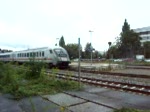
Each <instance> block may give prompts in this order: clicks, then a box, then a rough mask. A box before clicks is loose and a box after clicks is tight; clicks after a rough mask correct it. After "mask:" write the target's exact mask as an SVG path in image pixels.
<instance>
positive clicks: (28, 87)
mask: <svg viewBox="0 0 150 112" xmlns="http://www.w3.org/2000/svg"><path fill="white" fill-rule="evenodd" d="M35 65H36V64H35ZM39 65H40V64H39V63H38V66H39ZM36 66H37V65H36ZM25 68H27V69H26V70H25ZM32 68H33V69H35V67H33V64H32V67H30V66H27V67H25V66H24V65H22V66H21V69H17V68H16V69H15V68H14V67H13V66H12V65H11V64H10V63H8V64H3V63H0V74H1V75H0V77H1V78H0V91H1V92H2V93H10V94H12V95H14V97H15V98H16V99H20V98H23V97H29V96H35V95H45V94H55V93H58V92H61V91H64V90H75V89H76V90H77V89H78V83H77V82H74V81H70V80H67V79H66V80H60V79H57V78H56V77H55V73H52V74H51V75H53V76H51V77H50V76H48V75H47V74H45V72H44V71H45V68H44V67H38V68H40V70H38V69H37V70H38V71H40V73H38V75H36V73H33V71H32ZM27 70H28V71H27ZM30 71H31V72H30ZM53 71H54V72H55V71H58V69H57V70H53ZM34 72H35V71H34ZM32 73H33V74H32ZM29 74H31V75H29Z"/></svg>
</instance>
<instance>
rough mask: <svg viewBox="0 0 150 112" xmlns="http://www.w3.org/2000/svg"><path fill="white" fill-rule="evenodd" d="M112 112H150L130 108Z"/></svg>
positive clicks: (148, 111) (149, 111)
mask: <svg viewBox="0 0 150 112" xmlns="http://www.w3.org/2000/svg"><path fill="white" fill-rule="evenodd" d="M114 112H150V110H138V109H131V108H121V109H119V110H114Z"/></svg>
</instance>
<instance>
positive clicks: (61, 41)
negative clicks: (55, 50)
mask: <svg viewBox="0 0 150 112" xmlns="http://www.w3.org/2000/svg"><path fill="white" fill-rule="evenodd" d="M59 46H61V47H65V41H64V37H63V36H62V37H61V38H60V41H59Z"/></svg>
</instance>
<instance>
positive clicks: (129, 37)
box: [117, 19, 141, 58]
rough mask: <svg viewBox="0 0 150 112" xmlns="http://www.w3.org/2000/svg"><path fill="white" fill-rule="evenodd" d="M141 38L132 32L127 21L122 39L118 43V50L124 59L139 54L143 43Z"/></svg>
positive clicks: (121, 35) (123, 28)
mask: <svg viewBox="0 0 150 112" xmlns="http://www.w3.org/2000/svg"><path fill="white" fill-rule="evenodd" d="M140 39H141V38H140V37H139V35H138V34H137V33H135V32H134V31H133V30H130V25H129V24H128V22H127V20H126V19H125V22H124V25H123V27H122V32H121V34H120V39H119V40H118V41H117V44H118V45H117V46H118V49H119V50H120V53H121V54H122V57H124V58H127V57H128V58H129V57H130V58H131V57H134V56H135V55H136V54H138V52H139V50H140V47H141V43H140Z"/></svg>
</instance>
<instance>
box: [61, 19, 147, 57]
mask: <svg viewBox="0 0 150 112" xmlns="http://www.w3.org/2000/svg"><path fill="white" fill-rule="evenodd" d="M141 39H142V38H141V37H140V35H139V34H138V33H136V32H134V30H132V29H130V25H129V24H128V22H127V20H126V19H125V21H124V24H123V26H122V31H121V33H120V36H119V37H117V38H116V42H114V43H115V44H112V42H108V46H109V49H108V51H106V52H104V53H103V54H100V53H99V52H98V50H96V49H94V47H93V46H92V45H91V43H87V44H86V46H85V48H83V47H82V46H80V50H81V58H83V59H90V58H91V52H92V58H93V59H95V58H107V59H110V58H111V59H112V58H116V59H117V58H135V57H136V55H144V57H145V58H150V50H149V49H150V41H147V42H144V43H141V42H140V41H141ZM59 46H62V47H64V48H65V49H66V50H67V51H68V53H69V56H70V58H71V59H76V58H78V57H79V56H78V49H79V47H78V44H67V45H66V44H65V41H64V37H63V36H62V37H61V39H60V41H59Z"/></svg>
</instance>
